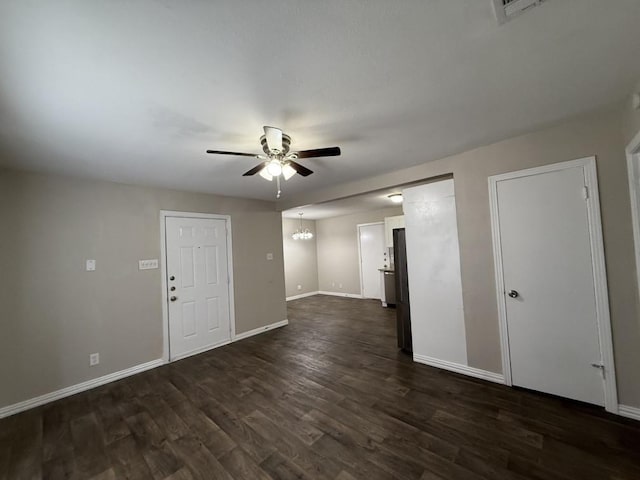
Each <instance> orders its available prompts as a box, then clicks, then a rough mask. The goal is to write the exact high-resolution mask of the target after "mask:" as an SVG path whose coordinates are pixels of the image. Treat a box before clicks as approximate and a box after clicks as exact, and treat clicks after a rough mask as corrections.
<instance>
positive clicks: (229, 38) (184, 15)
mask: <svg viewBox="0 0 640 480" xmlns="http://www.w3.org/2000/svg"><path fill="white" fill-rule="evenodd" d="M639 20H640V1H638V0H607V1H603V0H549V1H548V2H545V3H544V4H543V5H542V6H540V7H537V8H534V9H532V10H531V11H529V12H527V13H526V14H525V15H522V16H520V17H518V18H516V19H515V20H513V21H511V22H508V23H506V24H505V25H502V26H498V24H497V22H496V20H495V17H494V14H493V10H492V6H491V0H406V1H402V2H390V1H386V0H355V1H348V2H345V1H342V0H324V1H313V0H307V1H300V0H295V1H294V0H271V1H269V2H265V1H264V0H263V1H258V0H242V1H237V0H218V1H196V0H185V1H173V0H171V1H170V0H156V1H151V0H137V1H133V0H130V1H127V0H93V1H86V0H75V1H74V0H66V1H51V0H40V1H35V0H13V1H12V0H4V1H2V2H1V3H0V164H3V165H8V166H14V167H19V168H27V169H33V170H42V171H49V172H58V173H63V174H72V175H78V176H88V177H93V178H102V179H107V180H114V181H119V182H126V183H136V184H147V185H158V186H164V187H171V188H177V189H185V190H193V191H201V192H214V193H219V194H225V195H233V196H242V197H251V198H263V199H273V198H274V186H273V184H270V183H268V182H266V181H264V180H263V179H261V178H260V177H258V176H255V177H251V178H247V177H242V176H241V174H242V173H243V172H244V171H246V170H248V169H249V168H251V167H252V166H253V165H254V164H255V163H257V162H256V161H254V159H251V158H241V157H222V156H212V155H207V154H205V153H204V151H205V150H206V149H207V148H216V149H224V150H237V151H248V152H256V153H258V152H259V151H260V148H259V147H260V145H259V142H258V138H259V136H260V135H261V133H262V125H275V126H279V127H281V128H283V129H284V130H285V132H287V133H288V134H290V135H291V137H292V139H293V141H292V149H293V150H299V149H308V148H317V147H326V146H333V145H338V146H340V147H342V151H343V155H342V157H337V158H336V157H334V158H326V159H313V160H305V161H304V162H305V165H307V166H309V167H310V168H311V169H313V170H315V172H316V173H315V174H314V175H311V176H310V177H307V178H302V177H299V176H296V177H294V179H292V180H290V181H289V182H287V183H286V184H285V185H284V189H283V190H284V195H285V196H286V195H288V194H293V193H300V192H303V191H309V190H313V189H317V188H323V187H326V186H329V185H331V184H335V183H340V182H345V181H351V180H355V179H358V178H363V177H367V176H371V175H375V174H379V173H383V172H387V171H391V170H395V169H398V168H402V167H407V166H411V165H416V164H419V163H423V162H425V161H428V160H432V159H435V158H439V157H442V156H444V155H447V154H451V153H454V152H457V151H461V150H465V149H467V148H471V147H474V146H478V145H480V144H486V143H489V142H492V141H496V140H499V139H502V138H505V137H508V136H511V135H514V134H517V133H520V132H523V131H527V130H530V129H532V128H536V127H538V126H541V125H544V124H547V123H550V122H553V121H556V120H559V119H561V118H563V117H566V116H569V115H572V114H576V113H579V112H582V111H586V110H590V109H593V108H596V107H599V106H601V105H605V104H609V103H612V102H615V101H618V100H620V99H621V98H623V97H624V96H625V95H626V94H628V93H630V91H631V88H632V86H633V84H634V83H635V81H636V80H637V79H638V78H640V62H638V61H637V58H638V53H639V52H640V29H638V23H639Z"/></svg>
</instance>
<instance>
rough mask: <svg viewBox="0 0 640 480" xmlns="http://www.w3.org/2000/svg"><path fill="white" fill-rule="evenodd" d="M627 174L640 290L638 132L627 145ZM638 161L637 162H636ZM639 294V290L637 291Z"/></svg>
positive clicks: (639, 138)
mask: <svg viewBox="0 0 640 480" xmlns="http://www.w3.org/2000/svg"><path fill="white" fill-rule="evenodd" d="M626 153H627V174H628V177H629V195H630V197H631V223H632V225H633V244H634V253H635V259H636V278H637V287H638V289H640V203H639V202H640V192H639V191H638V181H640V171H638V166H639V165H638V162H640V132H638V133H637V134H636V136H635V137H633V140H631V143H629V145H627V148H626ZM636 159H638V161H636ZM639 293H640V290H639Z"/></svg>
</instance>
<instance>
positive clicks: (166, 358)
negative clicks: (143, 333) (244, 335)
mask: <svg viewBox="0 0 640 480" xmlns="http://www.w3.org/2000/svg"><path fill="white" fill-rule="evenodd" d="M167 217H185V218H210V219H216V220H224V221H225V230H226V232H227V268H228V273H229V283H228V289H229V329H230V332H229V333H230V339H229V342H233V340H234V339H235V336H236V312H235V302H234V296H233V291H234V288H233V252H232V250H231V244H232V242H231V216H230V215H218V214H215V213H196V212H174V211H171V210H160V257H161V258H160V268H161V275H162V361H163V362H164V363H169V362H170V355H169V349H170V345H169V303H168V302H169V298H168V294H167V226H166V221H165V220H166V218H167ZM216 346H221V345H216ZM216 346H214V347H212V348H215V347H216ZM197 353H201V352H197Z"/></svg>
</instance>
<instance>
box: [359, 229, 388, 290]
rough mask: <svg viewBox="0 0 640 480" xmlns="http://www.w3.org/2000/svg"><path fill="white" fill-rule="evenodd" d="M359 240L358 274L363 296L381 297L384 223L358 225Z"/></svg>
mask: <svg viewBox="0 0 640 480" xmlns="http://www.w3.org/2000/svg"><path fill="white" fill-rule="evenodd" d="M358 241H359V242H360V275H361V280H362V296H363V297H364V298H377V299H380V298H381V297H382V294H381V285H380V271H379V270H378V269H379V268H383V265H384V252H385V244H384V223H375V224H371V225H358Z"/></svg>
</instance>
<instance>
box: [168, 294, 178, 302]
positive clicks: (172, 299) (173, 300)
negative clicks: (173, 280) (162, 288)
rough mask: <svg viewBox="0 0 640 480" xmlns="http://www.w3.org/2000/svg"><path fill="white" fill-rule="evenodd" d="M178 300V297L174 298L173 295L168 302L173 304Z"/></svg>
mask: <svg viewBox="0 0 640 480" xmlns="http://www.w3.org/2000/svg"><path fill="white" fill-rule="evenodd" d="M177 299H178V297H176V296H175V295H174V296H172V297H171V298H170V299H169V300H171V301H172V302H175V301H176V300H177Z"/></svg>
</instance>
